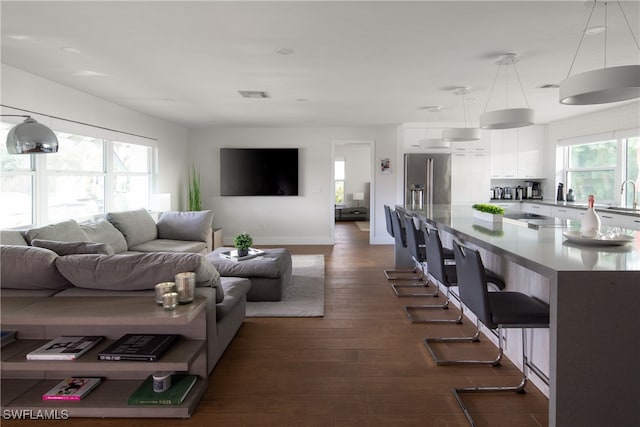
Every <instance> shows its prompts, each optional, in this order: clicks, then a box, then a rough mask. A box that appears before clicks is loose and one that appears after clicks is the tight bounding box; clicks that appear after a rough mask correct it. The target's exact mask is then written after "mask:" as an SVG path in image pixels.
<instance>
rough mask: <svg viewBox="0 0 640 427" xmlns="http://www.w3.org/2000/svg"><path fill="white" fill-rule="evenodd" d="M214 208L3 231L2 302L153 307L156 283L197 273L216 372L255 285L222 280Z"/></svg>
mask: <svg viewBox="0 0 640 427" xmlns="http://www.w3.org/2000/svg"><path fill="white" fill-rule="evenodd" d="M212 219H213V212H212V211H199V212H165V213H163V214H162V216H161V217H160V218H159V220H158V222H157V224H156V222H155V221H154V220H153V218H152V217H151V216H150V215H149V213H148V212H146V211H144V210H137V211H127V212H115V213H109V214H107V215H106V216H105V217H104V218H101V219H98V220H96V221H91V222H87V223H77V222H75V221H73V220H69V221H64V222H60V223H57V224H51V225H47V226H44V227H37V228H30V229H25V230H2V231H0V250H1V253H0V264H1V265H0V275H1V277H0V287H1V289H2V290H1V294H0V295H1V297H2V298H3V300H4V301H3V303H6V301H7V300H6V299H10V298H11V297H15V296H21V297H24V296H34V297H52V298H70V297H77V296H83V297H86V296H97V297H100V296H140V297H145V298H148V299H149V304H155V298H154V288H155V285H156V284H157V283H160V282H165V281H173V278H174V276H175V274H176V273H179V272H184V271H193V272H195V273H196V286H197V289H196V294H197V295H202V296H205V297H206V298H207V301H208V303H207V369H208V372H209V373H210V372H211V371H212V370H213V368H214V366H215V364H216V363H217V361H218V359H219V358H220V356H221V355H222V353H223V352H224V350H225V349H226V348H227V346H228V345H229V343H230V342H231V340H232V339H233V337H234V336H235V334H236V332H237V330H238V329H239V328H240V326H241V325H242V322H243V321H244V318H245V312H246V295H247V292H248V291H249V288H250V286H251V282H250V281H249V280H248V279H246V278H240V277H220V275H219V274H218V271H217V270H216V268H215V267H214V266H213V265H212V264H211V262H209V261H208V260H207V259H206V257H205V254H207V253H209V252H210V251H211V238H212V232H211V231H212V230H211V223H212Z"/></svg>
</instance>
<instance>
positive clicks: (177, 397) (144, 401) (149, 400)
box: [128, 374, 198, 405]
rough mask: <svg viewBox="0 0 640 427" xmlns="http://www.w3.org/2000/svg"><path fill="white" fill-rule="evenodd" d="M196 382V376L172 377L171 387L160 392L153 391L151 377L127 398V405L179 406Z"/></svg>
mask: <svg viewBox="0 0 640 427" xmlns="http://www.w3.org/2000/svg"><path fill="white" fill-rule="evenodd" d="M197 380H198V376H197V375H188V374H181V375H173V376H172V377H171V387H169V390H167V391H162V392H155V391H153V376H152V375H150V376H149V377H147V379H146V380H144V382H143V383H142V384H141V385H140V387H138V388H137V389H136V391H134V392H133V393H132V394H131V396H129V400H128V404H129V405H180V404H181V403H182V402H184V399H185V398H186V397H187V396H188V395H189V392H190V391H191V389H192V388H193V385H194V384H195V383H196V381H197Z"/></svg>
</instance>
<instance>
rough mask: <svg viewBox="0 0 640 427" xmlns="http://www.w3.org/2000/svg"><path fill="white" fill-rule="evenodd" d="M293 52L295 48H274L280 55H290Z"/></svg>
mask: <svg viewBox="0 0 640 427" xmlns="http://www.w3.org/2000/svg"><path fill="white" fill-rule="evenodd" d="M293 52H295V50H293V48H290V47H279V48H277V49H276V53H278V54H280V55H291V54H292V53H293Z"/></svg>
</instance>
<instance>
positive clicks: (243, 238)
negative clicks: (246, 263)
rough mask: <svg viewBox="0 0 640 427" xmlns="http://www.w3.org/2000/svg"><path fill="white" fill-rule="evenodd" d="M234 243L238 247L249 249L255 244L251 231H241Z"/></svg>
mask: <svg viewBox="0 0 640 427" xmlns="http://www.w3.org/2000/svg"><path fill="white" fill-rule="evenodd" d="M233 245H234V246H235V247H236V248H237V249H249V248H250V247H251V245H253V239H252V238H251V236H250V235H249V233H246V232H245V233H240V234H238V235H237V236H236V237H234V238H233Z"/></svg>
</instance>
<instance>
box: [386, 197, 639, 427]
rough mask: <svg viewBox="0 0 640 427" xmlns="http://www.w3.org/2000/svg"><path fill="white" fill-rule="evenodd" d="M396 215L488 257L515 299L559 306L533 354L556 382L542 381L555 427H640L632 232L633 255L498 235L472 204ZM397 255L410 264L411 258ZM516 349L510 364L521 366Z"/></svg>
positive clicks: (507, 226) (540, 236) (522, 234)
mask: <svg viewBox="0 0 640 427" xmlns="http://www.w3.org/2000/svg"><path fill="white" fill-rule="evenodd" d="M396 208H397V209H399V210H400V211H403V212H405V213H407V214H409V215H412V216H414V217H416V218H417V219H419V220H421V221H427V222H430V223H431V224H436V225H437V227H438V229H439V230H440V232H441V235H442V238H443V243H444V244H445V246H450V245H451V240H452V239H456V240H458V241H460V242H462V243H465V244H469V245H471V246H474V247H476V248H478V249H480V251H481V253H482V257H483V262H484V263H485V265H486V266H487V267H488V268H490V269H491V270H494V271H496V272H498V273H499V274H502V275H503V276H504V278H505V281H506V282H507V290H514V291H520V292H524V293H527V294H529V295H532V296H535V297H537V298H540V299H542V300H543V301H546V302H548V303H549V305H550V309H551V324H550V327H549V330H548V331H547V330H541V331H535V334H536V335H534V337H533V340H532V344H531V346H530V348H531V349H532V350H533V353H534V355H533V356H534V358H537V361H536V360H534V362H536V363H537V364H539V367H542V369H543V371H546V374H547V375H548V376H549V378H550V384H549V386H548V388H547V387H546V386H545V385H544V383H541V382H540V381H536V378H535V376H534V377H533V378H532V382H534V383H535V384H536V385H537V386H538V387H539V388H540V389H541V390H542V391H543V392H544V393H545V394H547V395H548V397H549V424H550V425H551V426H583V427H585V426H594V427H602V426H632V425H633V426H637V425H640V391H639V390H640V366H639V364H640V315H639V314H638V310H640V232H636V231H632V230H625V231H626V232H627V233H628V234H633V235H634V236H635V239H634V241H633V242H631V243H630V244H627V245H624V246H593V245H589V246H588V245H580V244H576V243H572V242H566V241H565V238H564V237H563V235H562V233H563V232H564V231H567V228H565V227H548V228H539V229H532V228H528V227H526V226H521V225H517V224H516V223H514V222H513V221H506V220H505V221H504V222H503V223H502V225H501V226H499V227H492V226H491V225H490V224H489V223H486V222H483V221H478V220H476V219H474V218H473V213H472V209H471V206H470V205H452V206H448V205H446V206H445V205H435V206H425V207H424V208H423V209H416V208H415V207H411V206H402V205H398V206H396ZM568 226H569V227H571V226H574V227H575V223H574V224H568ZM573 229H575V228H573ZM395 253H396V265H397V266H398V267H400V266H406V265H408V264H407V262H408V260H409V259H410V258H408V257H407V254H406V249H403V248H398V247H396V248H395ZM509 339H511V338H509ZM512 341H515V340H512ZM511 344H512V345H510V346H509V347H508V348H507V351H506V353H507V356H508V357H509V358H510V359H511V360H514V361H516V360H519V357H518V356H517V355H516V354H514V351H518V350H517V348H518V346H517V344H518V343H517V342H513V343H511ZM513 349H516V350H513Z"/></svg>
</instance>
